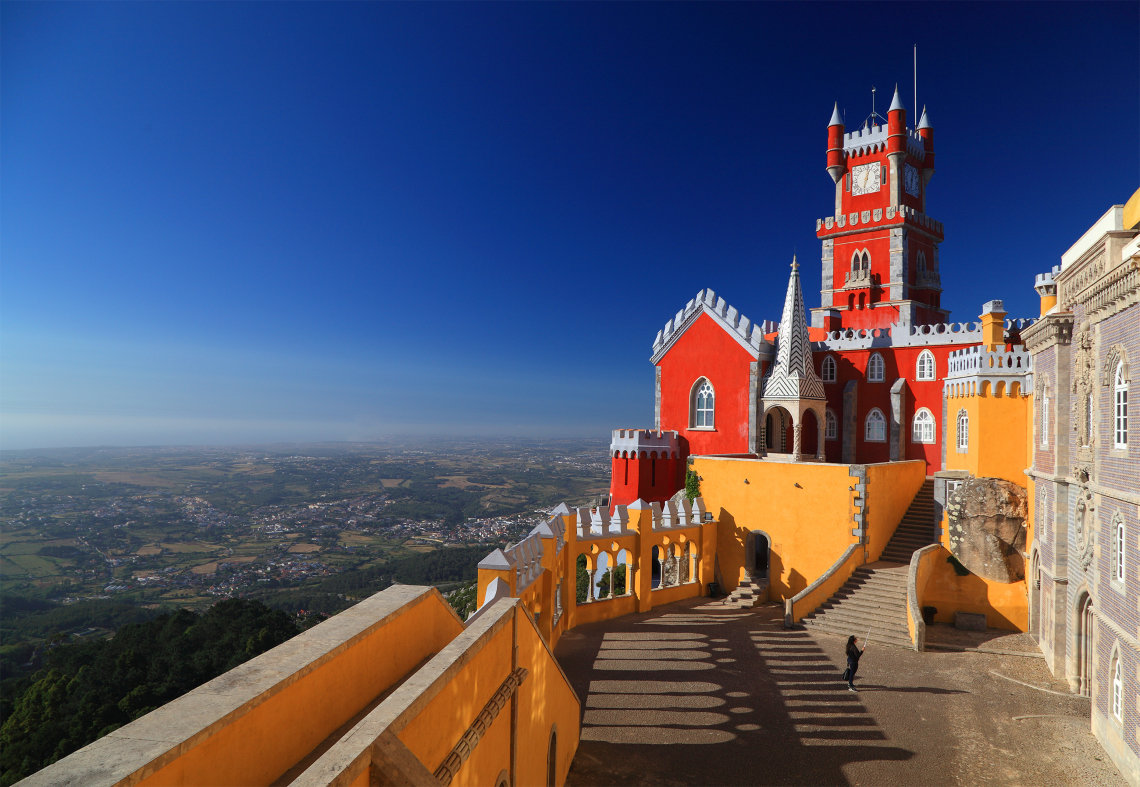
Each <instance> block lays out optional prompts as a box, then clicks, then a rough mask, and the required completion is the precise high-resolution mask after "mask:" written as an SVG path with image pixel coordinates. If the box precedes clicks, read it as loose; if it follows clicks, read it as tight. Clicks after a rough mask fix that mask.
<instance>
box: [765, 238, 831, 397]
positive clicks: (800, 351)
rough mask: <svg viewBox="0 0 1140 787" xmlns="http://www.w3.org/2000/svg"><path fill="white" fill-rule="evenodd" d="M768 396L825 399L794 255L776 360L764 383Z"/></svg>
mask: <svg viewBox="0 0 1140 787" xmlns="http://www.w3.org/2000/svg"><path fill="white" fill-rule="evenodd" d="M764 396H765V397H778V398H788V399H824V398H825V397H824V395H823V381H822V380H820V379H819V375H817V374H816V373H815V365H814V364H813V363H812V360H811V337H810V336H809V335H808V328H807V320H806V319H805V317H804V296H803V292H802V290H801V289H800V264H799V263H798V262H797V261H796V258H795V255H792V273H791V276H789V277H788V292H787V294H786V295H785V296H784V313H783V315H782V316H781V317H780V331H779V333H778V334H777V336H776V363H775V364H773V365H772V371H771V372H769V374H768V379H767V380H766V381H765V384H764Z"/></svg>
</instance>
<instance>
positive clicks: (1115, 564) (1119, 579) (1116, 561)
mask: <svg viewBox="0 0 1140 787" xmlns="http://www.w3.org/2000/svg"><path fill="white" fill-rule="evenodd" d="M1124 550H1125V538H1124V519H1122V518H1121V516H1120V514H1119V513H1118V514H1117V515H1116V516H1115V517H1113V520H1112V563H1111V565H1110V566H1109V572H1110V577H1111V579H1112V581H1113V582H1116V583H1117V584H1123V583H1124Z"/></svg>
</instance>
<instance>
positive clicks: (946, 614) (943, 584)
mask: <svg viewBox="0 0 1140 787" xmlns="http://www.w3.org/2000/svg"><path fill="white" fill-rule="evenodd" d="M932 555H934V557H931V558H930V560H929V564H928V565H926V566H923V569H924V570H923V571H922V572H921V574H920V575H919V579H918V580H917V581H916V586H917V585H919V583H921V585H920V586H921V587H922V591H921V593H920V594H919V598H920V599H921V605H922V606H932V607H936V608H937V609H938V612H937V614H935V616H934V620H935V622H936V623H949V624H951V625H953V623H954V613H955V612H976V613H979V614H983V615H985V616H986V625H987V626H988V627H990V628H996V629H1005V630H1006V631H1027V630H1028V629H1029V603H1028V595H1027V594H1028V591H1027V588H1026V584H1025V581H1024V580H1022V581H1020V582H1012V583H1009V584H1004V583H1001V582H992V581H990V580H987V579H983V578H982V577H979V576H977V575H975V574H968V575H966V576H958V574H957V573H956V572H955V571H954V567H953V566H952V565H951V564H950V563H948V562H947V558H949V557H950V553H949V551H947V550H946V548H945V547H943V548H942V549H940V550H935V551H934V552H932ZM923 577H925V581H923Z"/></svg>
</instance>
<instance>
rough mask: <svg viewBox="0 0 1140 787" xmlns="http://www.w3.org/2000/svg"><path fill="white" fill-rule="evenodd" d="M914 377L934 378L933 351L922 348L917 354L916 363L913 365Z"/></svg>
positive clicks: (921, 378)
mask: <svg viewBox="0 0 1140 787" xmlns="http://www.w3.org/2000/svg"><path fill="white" fill-rule="evenodd" d="M914 379H916V380H933V379H934V353H932V352H931V351H930V350H923V351H922V352H920V353H919V354H918V364H917V365H916V367H915V371H914Z"/></svg>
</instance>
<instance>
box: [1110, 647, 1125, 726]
mask: <svg viewBox="0 0 1140 787" xmlns="http://www.w3.org/2000/svg"><path fill="white" fill-rule="evenodd" d="M1112 716H1113V718H1115V719H1116V720H1117V721H1121V722H1122V721H1124V681H1123V679H1122V676H1121V674H1120V653H1119V652H1117V653H1114V654H1113V656H1112Z"/></svg>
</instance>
